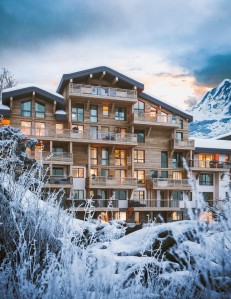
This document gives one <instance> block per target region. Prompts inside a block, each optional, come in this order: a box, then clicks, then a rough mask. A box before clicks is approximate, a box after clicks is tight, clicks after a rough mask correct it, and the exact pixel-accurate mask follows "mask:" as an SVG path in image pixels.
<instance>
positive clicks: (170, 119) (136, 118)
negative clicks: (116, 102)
mask: <svg viewBox="0 0 231 299" xmlns="http://www.w3.org/2000/svg"><path fill="white" fill-rule="evenodd" d="M136 122H139V123H149V124H156V125H163V126H173V127H179V125H180V120H179V118H178V117H177V116H174V115H161V114H156V115H152V114H151V113H146V112H138V113H137V112H134V113H133V114H131V115H130V116H129V117H128V123H136Z"/></svg>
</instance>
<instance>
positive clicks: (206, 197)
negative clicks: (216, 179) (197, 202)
mask: <svg viewBox="0 0 231 299" xmlns="http://www.w3.org/2000/svg"><path fill="white" fill-rule="evenodd" d="M200 194H201V195H202V197H203V199H204V201H209V202H212V201H213V199H214V196H213V192H200Z"/></svg>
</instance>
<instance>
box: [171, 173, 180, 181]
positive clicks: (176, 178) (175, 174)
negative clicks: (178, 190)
mask: <svg viewBox="0 0 231 299" xmlns="http://www.w3.org/2000/svg"><path fill="white" fill-rule="evenodd" d="M172 178H173V179H174V180H182V172H181V171H173V173H172Z"/></svg>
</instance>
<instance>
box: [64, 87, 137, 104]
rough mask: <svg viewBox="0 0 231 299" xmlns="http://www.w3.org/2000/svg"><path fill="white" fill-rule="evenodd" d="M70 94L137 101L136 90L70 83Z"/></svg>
mask: <svg viewBox="0 0 231 299" xmlns="http://www.w3.org/2000/svg"><path fill="white" fill-rule="evenodd" d="M68 95H69V96H79V97H88V98H98V99H110V100H119V101H123V102H124V101H128V102H130V103H136V101H137V92H136V90H130V89H120V88H112V87H103V86H93V85H84V84H76V83H69V90H68Z"/></svg>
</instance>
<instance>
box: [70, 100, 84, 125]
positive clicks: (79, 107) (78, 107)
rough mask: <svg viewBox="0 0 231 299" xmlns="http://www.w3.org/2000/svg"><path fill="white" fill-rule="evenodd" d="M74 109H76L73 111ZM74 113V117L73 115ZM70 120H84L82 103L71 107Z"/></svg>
mask: <svg viewBox="0 0 231 299" xmlns="http://www.w3.org/2000/svg"><path fill="white" fill-rule="evenodd" d="M74 109H76V111H74ZM73 115H75V116H76V117H73ZM71 121H72V122H84V104H78V105H76V107H71Z"/></svg>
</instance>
